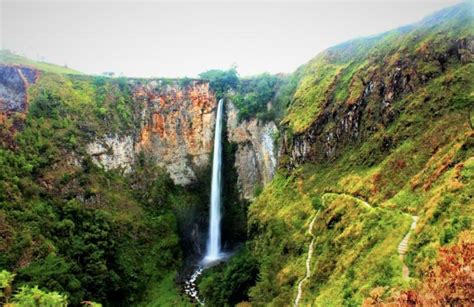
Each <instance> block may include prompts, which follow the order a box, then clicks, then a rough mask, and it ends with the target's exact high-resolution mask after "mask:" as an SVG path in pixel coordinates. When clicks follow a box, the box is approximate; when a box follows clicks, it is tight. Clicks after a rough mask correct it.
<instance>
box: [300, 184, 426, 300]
mask: <svg viewBox="0 0 474 307" xmlns="http://www.w3.org/2000/svg"><path fill="white" fill-rule="evenodd" d="M331 195H332V196H336V197H337V196H345V197H348V198H351V199H353V200H354V201H355V202H357V203H358V204H360V205H362V206H363V207H365V208H366V209H368V210H375V208H374V207H372V206H371V205H370V204H369V203H368V202H366V201H364V200H362V199H360V198H357V197H355V196H352V195H350V194H344V193H325V194H324V195H323V196H321V201H322V204H323V207H326V204H325V198H326V197H327V196H331ZM378 209H381V210H385V209H383V208H378ZM318 214H319V211H318V212H316V215H315V216H314V217H313V220H312V221H311V223H310V224H309V227H308V233H309V234H310V236H311V237H312V239H311V243H310V244H309V247H308V256H307V257H306V274H305V276H304V278H303V279H301V280H300V281H299V282H298V293H297V295H296V298H295V301H294V303H293V306H294V307H297V306H298V304H299V302H300V300H301V297H302V296H303V284H304V282H305V281H306V280H307V279H308V278H309V277H311V259H312V257H313V245H314V241H315V239H316V236H315V235H314V234H313V226H314V222H315V221H316V218H317V217H318ZM403 214H405V215H408V214H406V213H403ZM408 216H410V217H411V218H412V220H413V221H412V224H411V226H410V229H409V230H408V232H407V234H406V235H405V237H404V238H403V239H402V241H401V242H400V244H399V245H398V255H399V257H400V260H401V261H402V264H403V268H402V276H403V278H405V279H408V277H409V276H410V270H409V269H408V267H407V266H406V264H405V262H404V261H403V258H404V255H405V254H406V252H407V251H408V241H409V240H410V236H411V232H412V230H414V229H415V228H416V223H417V221H418V217H417V216H412V215H408Z"/></svg>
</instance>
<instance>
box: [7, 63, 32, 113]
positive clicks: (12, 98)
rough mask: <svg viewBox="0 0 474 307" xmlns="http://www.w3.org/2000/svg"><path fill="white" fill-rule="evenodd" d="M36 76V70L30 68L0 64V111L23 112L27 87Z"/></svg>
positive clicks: (25, 104)
mask: <svg viewBox="0 0 474 307" xmlns="http://www.w3.org/2000/svg"><path fill="white" fill-rule="evenodd" d="M37 78H38V72H37V71H36V70H34V69H32V68H28V67H20V66H18V67H17V66H8V65H0V113H13V112H25V111H26V110H27V108H28V94H27V89H28V87H29V86H30V84H32V83H35V82H36V80H37Z"/></svg>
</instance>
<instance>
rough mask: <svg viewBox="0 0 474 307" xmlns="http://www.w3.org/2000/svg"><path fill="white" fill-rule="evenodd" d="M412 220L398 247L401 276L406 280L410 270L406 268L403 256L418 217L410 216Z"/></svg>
mask: <svg viewBox="0 0 474 307" xmlns="http://www.w3.org/2000/svg"><path fill="white" fill-rule="evenodd" d="M411 218H412V220H413V221H412V223H411V226H410V229H409V230H408V232H407V234H406V235H405V237H404V238H403V240H402V242H400V244H399V245H398V256H399V257H400V260H401V261H402V264H403V268H402V276H403V278H404V279H408V278H409V277H410V269H409V268H408V267H407V265H406V264H405V261H404V259H403V258H404V257H405V254H406V253H407V251H408V241H409V240H410V236H411V232H412V231H413V230H414V229H415V228H416V223H417V222H418V217H417V216H413V215H412V216H411Z"/></svg>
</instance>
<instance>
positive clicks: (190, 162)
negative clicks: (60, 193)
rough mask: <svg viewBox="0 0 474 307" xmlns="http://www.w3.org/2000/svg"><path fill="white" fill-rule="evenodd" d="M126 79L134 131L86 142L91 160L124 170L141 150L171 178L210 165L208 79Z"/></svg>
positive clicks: (189, 177) (187, 177)
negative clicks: (133, 104)
mask: <svg viewBox="0 0 474 307" xmlns="http://www.w3.org/2000/svg"><path fill="white" fill-rule="evenodd" d="M164 82H167V84H163V83H164ZM129 85H130V87H131V95H132V100H133V102H134V103H135V104H136V115H135V121H136V122H137V131H135V133H134V134H133V135H123V136H119V135H111V136H106V137H102V138H99V139H97V140H95V141H94V142H92V143H89V144H88V145H87V147H86V149H87V152H88V153H89V154H90V155H91V156H92V157H93V161H94V162H95V163H96V164H98V165H100V166H102V167H105V168H106V169H117V168H121V169H123V170H124V171H125V172H128V171H130V169H131V164H132V163H133V162H134V161H135V160H136V157H137V155H138V154H139V153H140V152H144V153H145V154H146V155H147V156H148V157H151V158H152V159H153V160H154V161H155V162H156V163H157V164H158V165H159V166H161V167H163V168H164V169H166V170H167V172H168V173H169V175H170V177H171V179H172V180H173V181H174V183H176V184H178V185H188V184H190V183H192V182H194V181H195V180H196V172H198V171H199V170H201V169H204V168H206V167H207V166H208V165H209V161H210V153H211V150H212V140H213V136H214V134H213V132H214V121H215V109H216V98H215V96H214V94H213V93H212V92H211V90H210V88H209V83H208V82H205V81H198V80H194V81H190V82H189V83H188V84H186V85H180V84H179V83H178V82H177V81H171V82H169V81H168V80H150V81H142V80H129Z"/></svg>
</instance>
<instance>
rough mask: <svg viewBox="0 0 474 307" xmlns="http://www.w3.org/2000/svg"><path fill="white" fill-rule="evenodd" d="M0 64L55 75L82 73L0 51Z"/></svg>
mask: <svg viewBox="0 0 474 307" xmlns="http://www.w3.org/2000/svg"><path fill="white" fill-rule="evenodd" d="M0 64H10V65H21V66H26V67H30V68H35V69H38V70H41V71H45V72H51V73H57V74H71V75H81V74H82V73H81V72H79V71H77V70H74V69H71V68H68V67H65V66H59V65H55V64H50V63H46V62H38V61H33V60H30V59H28V58H26V57H22V56H19V55H17V54H14V53H12V52H10V51H8V50H0Z"/></svg>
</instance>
